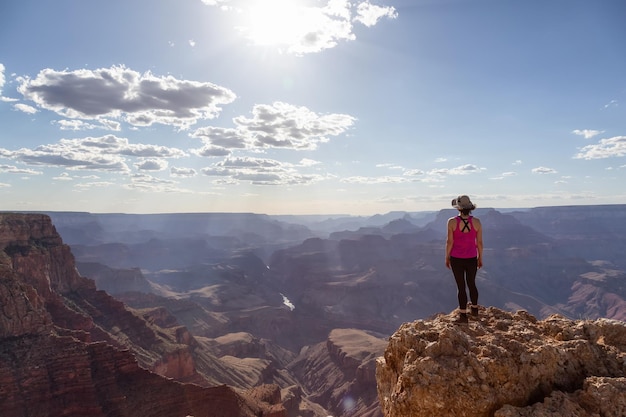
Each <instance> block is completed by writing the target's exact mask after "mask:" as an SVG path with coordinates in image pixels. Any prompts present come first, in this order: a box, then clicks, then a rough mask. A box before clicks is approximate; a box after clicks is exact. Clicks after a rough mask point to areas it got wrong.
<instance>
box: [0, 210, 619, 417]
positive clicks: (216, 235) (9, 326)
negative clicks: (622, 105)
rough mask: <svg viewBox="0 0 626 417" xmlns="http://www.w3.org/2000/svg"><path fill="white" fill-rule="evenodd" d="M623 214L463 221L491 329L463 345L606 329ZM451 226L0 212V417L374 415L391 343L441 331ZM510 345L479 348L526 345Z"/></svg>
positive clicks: (451, 291) (414, 217) (408, 216)
mask: <svg viewBox="0 0 626 417" xmlns="http://www.w3.org/2000/svg"><path fill="white" fill-rule="evenodd" d="M625 209H626V207H625V206H597V207H592V208H589V207H586V208H579V207H551V208H537V209H529V210H521V211H500V210H496V209H481V210H477V211H476V215H477V216H479V217H480V218H481V220H482V222H483V224H484V229H485V242H486V244H485V245H486V246H485V267H484V268H483V269H482V270H481V271H480V273H479V276H478V285H479V290H480V292H481V298H480V303H481V305H483V306H487V307H489V308H488V309H487V308H485V309H484V311H485V312H487V311H489V312H491V313H490V316H485V317H484V320H483V321H482V322H481V323H483V324H482V326H483V331H484V332H486V333H489V332H493V331H495V330H497V329H498V328H500V327H503V326H504V325H503V324H502V323H501V322H502V321H503V322H506V323H508V322H509V321H511V320H512V321H515V320H514V319H512V318H510V317H508V316H507V317H508V318H502V317H505V316H506V314H516V313H515V312H517V311H524V312H525V313H523V314H526V315H528V317H529V318H528V320H529V321H530V322H531V323H532V321H533V320H535V319H534V317H537V319H536V320H546V319H548V318H549V317H559V318H561V319H562V320H565V321H567V320H569V321H568V322H567V326H570V327H572V328H576V327H577V326H580V323H583V322H586V321H587V320H598V319H610V320H613V321H615V322H617V323H623V320H624V319H625V318H626V303H625V301H624V300H625V299H626V290H625V289H624V286H623V282H624V276H625V273H624V270H626V265H625V264H624V259H623V253H624V251H623V249H624V248H625V247H626V240H625V238H624V237H623V236H626V233H624V232H625V231H626V230H624V229H626V222H624V221H622V220H626V219H625V218H624V217H626V210H625ZM453 214H454V211H451V210H442V211H440V212H432V213H430V212H429V213H404V212H397V213H388V214H386V215H377V216H372V217H354V216H267V215H257V214H249V213H242V214H232V213H195V214H159V215H130V214H128V215H127V214H93V213H60V212H50V213H31V214H25V213H5V214H2V213H0V219H1V220H2V221H1V222H0V242H2V243H1V247H2V249H3V250H2V251H1V252H0V256H1V257H2V259H0V261H1V262H0V264H1V265H2V287H0V296H1V297H2V300H1V301H2V303H3V304H2V305H3V312H4V315H3V318H0V320H1V321H0V326H1V327H0V331H1V332H2V333H0V346H1V350H0V352H1V357H0V367H2V370H0V381H7V385H6V387H11V388H6V389H5V388H3V391H0V408H1V409H2V410H4V409H5V407H4V405H7V408H6V409H7V410H12V411H11V413H13V414H9V415H15V416H18V415H20V416H21V415H61V413H62V411H61V409H62V408H63V407H64V406H65V405H67V407H66V410H65V411H64V412H65V413H66V414H63V415H128V413H129V411H128V410H141V411H142V413H143V414H142V415H155V416H161V415H163V416H164V415H170V416H177V415H181V416H186V415H195V416H196V417H197V416H200V415H207V416H213V415H215V416H219V415H222V414H217V413H219V412H221V411H218V410H224V412H225V413H226V414H223V415H231V416H238V415H241V416H246V415H264V416H275V417H278V416H288V417H296V416H302V417H326V416H329V415H333V416H335V417H339V416H356V415H358V416H365V417H381V416H383V415H385V416H387V415H390V414H384V413H389V412H391V411H390V410H392V409H391V408H385V406H384V404H381V403H380V402H379V398H384V396H382V395H381V394H380V390H381V381H380V370H379V371H378V374H379V375H377V366H378V367H379V368H380V360H381V358H386V357H388V356H389V354H388V353H387V351H388V350H389V349H390V346H391V345H392V344H393V340H394V337H396V334H397V333H396V332H399V331H401V330H402V329H403V328H404V327H406V326H409V325H414V323H416V320H418V321H419V320H422V321H423V323H425V324H421V325H420V326H435V327H437V326H439V327H437V331H440V332H442V333H446V332H449V331H450V330H449V329H448V328H447V327H445V326H447V324H446V325H444V324H442V323H444V322H445V320H444V319H442V317H447V315H448V313H449V312H452V311H453V310H454V308H455V302H456V294H455V292H456V288H455V286H454V282H453V280H452V279H451V274H450V272H449V271H448V270H447V269H445V266H444V265H443V244H444V240H445V236H444V234H443V231H444V230H445V221H446V220H447V218H448V217H450V216H451V215H453ZM57 231H58V232H57ZM20 297H21V298H20ZM517 314H518V315H517V316H515V317H518V318H519V317H524V318H526V317H527V316H525V315H524V316H520V314H522V313H517ZM487 317H490V318H489V319H487ZM512 317H513V316H512ZM530 317H532V319H531V318H530ZM561 319H559V320H561ZM486 323H490V325H489V326H487V324H486ZM474 325H475V323H474ZM442 326H443V327H442ZM535 326H536V325H535ZM471 328H472V329H473V327H471ZM455 331H461V330H459V329H455ZM431 333H432V331H431ZM536 336H537V337H538V338H539V339H540V340H542V341H543V342H545V343H547V344H550V343H552V344H554V341H552V340H550V337H549V335H547V334H545V333H541V332H537V334H536ZM466 337H467V336H466ZM472 337H473V338H475V339H476V340H478V338H476V336H475V335H473V336H472ZM490 337H491V338H492V339H493V338H495V337H496V336H493V335H492V336H490ZM516 337H517V333H516V332H515V331H514V332H512V333H511V334H507V333H506V332H503V333H501V334H499V336H498V337H497V338H498V340H500V342H502V344H504V345H506V343H514V342H515V343H521V344H524V343H527V342H528V341H524V340H518V339H516ZM605 339H606V338H605ZM481 340H482V339H481ZM485 340H486V339H485ZM490 340H491V339H490ZM503 340H506V342H504V341H503ZM431 342H433V343H434V342H435V341H434V340H433V341H431ZM500 342H498V343H500ZM468 343H469V342H468ZM475 343H477V344H479V343H480V342H479V341H475ZM490 343H493V342H490ZM537 343H539V342H537ZM594 343H595V341H594ZM39 347H42V349H41V350H40V349H39ZM535 348H536V346H535ZM475 349H483V348H482V347H481V348H478V347H475ZM490 349H491V350H490V352H491V353H494V352H499V349H501V348H498V349H495V348H493V347H490ZM62 352H73V353H72V354H71V355H70V354H69V353H65V354H63V353H62ZM64 355H65V356H64ZM395 360H400V359H395ZM494 360H495V359H494ZM18 364H24V366H23V367H22V366H21V365H18ZM67 364H75V366H74V368H75V369H74V368H72V367H69V368H68V369H74V370H73V371H65V368H66V367H67V366H68V365H67ZM79 365H80V366H79ZM398 372H400V371H398ZM2 375H4V377H3V376H2ZM606 377H607V375H601V374H598V375H595V374H593V373H592V374H589V375H588V376H586V377H585V378H588V381H589V382H588V383H587V384H588V385H589V384H591V381H595V380H594V379H593V378H606ZM610 377H611V378H618V377H617V376H615V375H612V376H610ZM3 378H4V379H3ZM144 378H145V381H146V382H143V381H144ZM377 378H378V379H379V381H378V382H377ZM391 380H392V379H390V378H387V379H386V381H391ZM50 381H52V382H50ZM576 381H578V382H576V383H575V384H573V385H572V387H573V388H575V389H574V390H572V389H568V390H565V391H563V394H562V396H561V397H559V398H560V399H562V400H563V401H564V399H568V401H574V402H575V401H577V400H572V398H573V397H572V396H573V395H574V394H575V393H576V392H577V390H581V389H584V384H585V382H584V381H585V380H582V381H583V382H582V383H581V382H580V381H581V379H580V378H578V379H577V380H576ZM602 381H604V380H602ZM616 381H617V382H616ZM616 383H619V379H617V380H611V381H610V383H609V386H613V385H615V384H616ZM27 385H28V386H32V387H34V388H32V389H33V391H28V389H26V386H27ZM2 386H3V387H4V384H3V385H2ZM139 386H145V387H152V388H149V389H147V390H144V389H143V388H142V389H138V388H137V387H139ZM602 386H603V387H604V386H605V385H602ZM618 386H619V384H618ZM589 387H590V388H589V389H590V390H591V389H595V388H593V387H596V385H593V384H591V385H589ZM596 388H597V387H596ZM29 389H30V388H29ZM598 389H599V388H598ZM553 391H558V390H554V389H553ZM155 392H158V393H159V394H158V395H155V394H154V393H155ZM581 392H582V391H581ZM5 393H7V394H6V395H5ZM151 393H152V394H151ZM26 394H28V395H26ZM544 394H545V395H544ZM151 395H152V396H151ZM170 395H171V396H173V397H176V398H175V399H172V398H169V396H170ZM559 395H560V394H559ZM575 395H576V396H578V397H580V396H581V395H583V394H580V393H579V394H575ZM584 395H587V394H584ZM160 396H168V398H163V399H161V398H160ZM222 396H223V398H222ZM100 397H103V398H108V400H104V399H102V398H100ZM388 397H389V395H388ZM531 397H532V396H531ZM578 397H577V398H578ZM20 398H21V400H20ZM24 398H29V399H30V398H37V399H38V400H37V401H26V400H24ZM76 398H80V401H78V400H77V399H76ZM390 398H391V397H390ZM394 398H395V397H394ZM550 398H551V397H550V396H549V395H548V393H543V391H542V395H537V396H534V397H532V401H528V402H527V403H522V402H520V401H517V400H516V401H512V402H510V404H509V403H507V404H508V405H510V406H511V407H513V406H516V407H518V408H519V410H522V411H515V412H518V413H520V414H502V416H505V415H506V416H509V415H510V416H513V415H531V414H522V413H524V412H526V413H528V411H527V410H528V408H526V407H528V406H535V407H538V405H537V404H543V403H542V402H541V401H544V402H545V401H552V400H551V399H550ZM209 399H210V400H211V401H214V402H215V403H216V404H221V403H220V401H222V402H223V404H224V405H223V406H221V405H220V406H216V407H213V406H207V405H206V404H208V403H209ZM161 400H163V401H170V402H171V404H169V405H167V404H166V405H164V406H163V407H158V406H157V405H156V404H158V402H159V401H161ZM20 401H21V402H20ZM507 401H508V400H507ZM507 401H504V402H503V403H502V407H500V408H501V409H502V410H500V411H498V412H500V413H502V412H504V410H505V408H503V407H506V406H507V404H505V403H506V402H507ZM533 401H534V402H533ZM134 402H138V404H134ZM35 403H36V404H44V405H39V407H40V408H38V409H37V410H35V409H34V408H32V407H35ZM79 403H80V404H79ZM8 404H17V405H14V406H13V405H12V406H11V407H13V408H8ZM199 404H203V405H202V406H200V405H199ZM228 404H230V405H228ZM149 405H150V406H152V407H154V409H147V408H145V407H148V406H149ZM235 405H237V406H240V407H241V410H239V411H235V408H232V407H235ZM381 405H382V407H381ZM578 406H580V404H579V405H578ZM25 407H27V408H25ZM28 407H31V408H28ZM44 407H49V408H50V409H51V410H58V411H56V413H58V414H54V413H50V414H45V413H44V411H43V410H44ZM81 407H84V410H83V409H82V408H81ZM141 407H144V408H141ZM202 407H205V408H202ZM228 407H231V408H228ZM572 407H574V406H573V405H572ZM24 410H28V412H29V413H31V414H26V412H25V411H24ZM72 410H74V411H72ZM76 410H78V411H76ZM506 410H508V411H506V412H508V413H512V412H513V411H511V410H512V409H506ZM523 410H526V411H523ZM491 412H495V411H493V410H492V411H491ZM81 413H82V414H81ZM90 413H91V414H90ZM116 413H118V414H116ZM185 413H186V414H185ZM228 413H230V414H228ZM249 413H252V414H249ZM3 415H4V414H3ZM396 415H401V414H396ZM416 415H417V414H416ZM424 415H428V414H424ZM606 415H611V414H606ZM502 416H499V417H502Z"/></svg>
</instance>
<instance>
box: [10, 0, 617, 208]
mask: <svg viewBox="0 0 626 417" xmlns="http://www.w3.org/2000/svg"><path fill="white" fill-rule="evenodd" d="M0 11H1V13H0V27H1V28H2V29H0V31H1V32H0V33H2V36H0V51H3V53H2V56H1V57H0V123H1V124H2V126H3V129H2V130H1V131H0V199H1V201H2V203H0V210H3V211H20V212H23V211H55V212H87V213H127V214H164V213H171V214H174V213H208V212H222V213H259V214H268V215H299V216H307V215H328V214H326V213H346V214H345V215H348V216H372V215H375V214H380V213H389V212H393V211H403V212H424V211H438V210H442V209H445V208H447V207H449V205H450V201H451V200H452V199H453V198H455V197H457V196H458V195H460V194H467V195H469V196H470V197H471V199H472V201H473V202H475V203H476V204H477V205H478V207H479V208H480V207H488V206H494V207H495V206H496V205H497V206H498V207H500V208H501V209H507V210H509V209H531V208H536V207H553V206H578V205H582V206H598V205H613V204H620V202H621V201H626V192H624V191H623V190H624V187H623V185H622V184H623V181H624V179H626V176H625V175H624V173H625V170H626V160H625V157H626V114H624V106H623V103H624V101H625V100H626V79H625V78H624V75H623V70H622V69H623V68H624V66H626V56H624V54H623V53H622V49H623V43H624V41H626V29H624V28H623V24H622V22H621V17H622V16H624V14H625V12H626V4H625V3H624V2H623V1H621V0H607V1H603V2H588V1H586V0H570V1H555V2H539V1H531V2H512V1H504V2H495V1H476V2H467V1H464V0H445V1H435V0H419V1H416V0H377V1H369V0H357V1H354V2H347V1H345V0H189V1H187V2H184V3H181V2H169V1H168V2H158V3H156V4H155V3H154V2H153V1H150V0H136V1H133V2H126V1H121V0H113V1H110V2H106V3H93V2H77V1H75V0H59V1H56V2H38V1H36V0H25V1H22V2H19V3H14V4H4V5H2V6H0ZM94 16H96V17H97V18H94ZM583 28H584V29H585V30H583ZM25 51H37V53H25ZM619 190H622V191H619ZM496 203H497V204H496Z"/></svg>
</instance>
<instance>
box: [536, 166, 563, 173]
mask: <svg viewBox="0 0 626 417" xmlns="http://www.w3.org/2000/svg"><path fill="white" fill-rule="evenodd" d="M532 173H533V174H556V173H557V171H556V170H555V169H552V168H547V167H537V168H533V169H532Z"/></svg>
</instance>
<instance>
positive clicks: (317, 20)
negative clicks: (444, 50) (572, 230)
mask: <svg viewBox="0 0 626 417" xmlns="http://www.w3.org/2000/svg"><path fill="white" fill-rule="evenodd" d="M202 2H203V3H204V4H207V5H209V6H219V7H220V8H221V9H222V10H224V11H232V12H234V13H236V15H237V17H239V19H240V22H239V24H238V25H237V26H236V29H237V30H238V31H239V32H240V33H242V34H243V35H244V36H245V37H246V38H248V39H249V40H250V41H251V42H253V43H255V44H258V45H271V46H274V47H276V48H277V49H278V50H279V51H281V52H283V51H284V52H286V53H290V54H295V55H303V54H308V53H317V52H321V51H323V50H325V49H329V48H333V47H335V46H337V45H338V44H339V43H340V42H344V41H351V40H354V39H356V35H355V34H354V32H353V25H352V23H353V22H357V23H361V24H363V25H365V26H366V27H371V26H374V25H376V24H377V23H378V22H379V21H380V20H381V19H382V18H390V19H395V18H396V17H397V15H398V14H397V12H396V10H395V9H394V8H393V7H390V6H376V5H373V4H371V3H370V2H369V1H357V2H350V1H348V0H326V1H323V2H321V3H322V4H321V5H319V6H311V5H304V4H298V3H296V2H292V1H273V2H265V3H259V2H256V3H255V2H250V1H249V0H232V1H228V0H202ZM227 4H228V6H227Z"/></svg>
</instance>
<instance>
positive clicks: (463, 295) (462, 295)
mask: <svg viewBox="0 0 626 417" xmlns="http://www.w3.org/2000/svg"><path fill="white" fill-rule="evenodd" d="M450 267H451V268H452V273H453V274H454V280H455V281H456V287H457V290H458V291H457V296H458V297H459V309H460V310H461V312H462V313H465V312H467V292H466V291H465V283H466V282H467V288H469V294H470V300H471V301H472V305H475V306H477V305H478V288H476V272H477V271H478V258H455V257H452V256H451V257H450Z"/></svg>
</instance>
